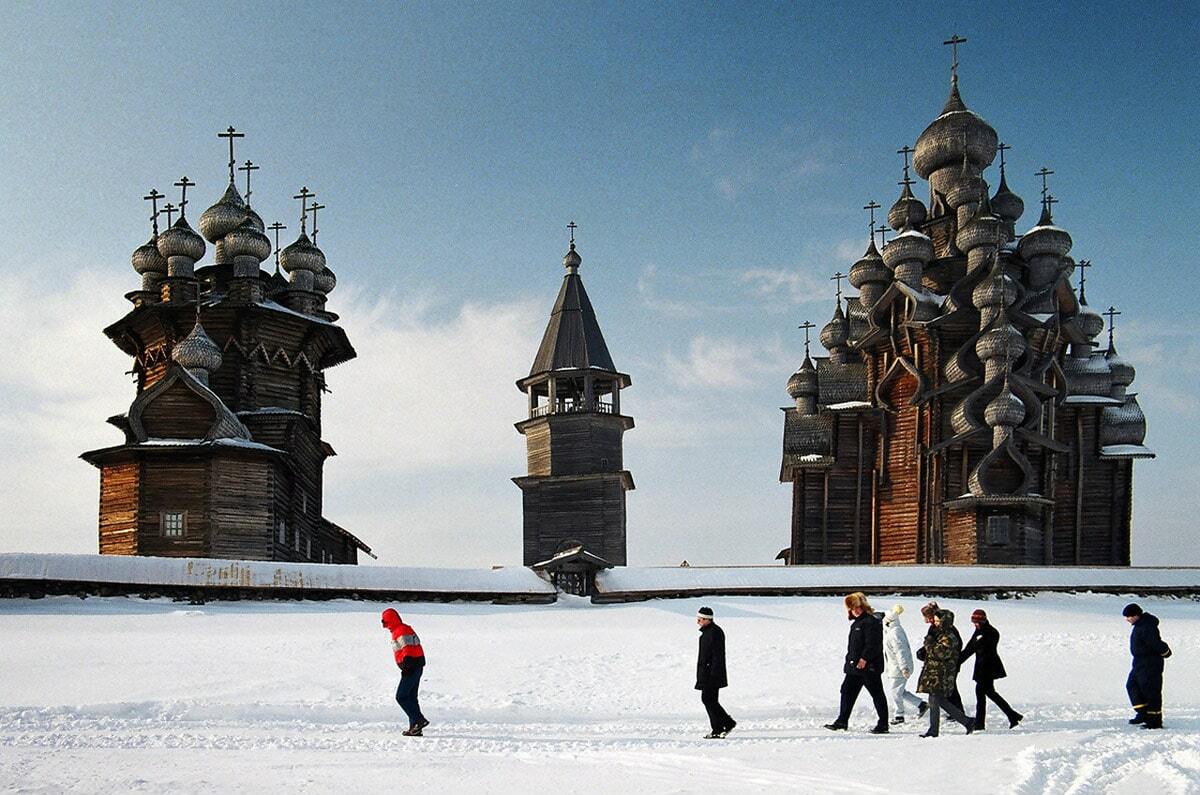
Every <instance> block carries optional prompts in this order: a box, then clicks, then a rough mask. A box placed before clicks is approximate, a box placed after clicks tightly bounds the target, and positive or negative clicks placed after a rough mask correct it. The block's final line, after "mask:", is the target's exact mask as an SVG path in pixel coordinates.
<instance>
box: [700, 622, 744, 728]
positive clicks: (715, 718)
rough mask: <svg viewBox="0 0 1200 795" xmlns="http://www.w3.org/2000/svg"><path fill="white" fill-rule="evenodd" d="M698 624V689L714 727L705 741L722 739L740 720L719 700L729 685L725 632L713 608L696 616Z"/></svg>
mask: <svg viewBox="0 0 1200 795" xmlns="http://www.w3.org/2000/svg"><path fill="white" fill-rule="evenodd" d="M696 624H697V626H699V627H700V652H699V654H698V655H697V657H696V689H697V690H699V691H700V701H701V703H703V704H704V709H706V710H707V711H708V723H709V725H710V726H711V727H712V731H711V732H709V733H708V734H706V735H704V739H706V740H720V739H722V738H723V737H725V735H727V734H729V732H731V731H733V727H734V726H737V721H735V720H734V719H733V718H731V717H729V713H728V712H726V711H725V708H724V707H722V706H721V702H720V700H719V696H720V691H721V688H722V687H727V686H728V685H729V678H728V676H727V674H726V673H725V632H724V631H723V630H722V629H721V628H720V627H718V626H717V625H716V624H715V623H713V611H712V608H711V607H702V608H700V610H699V611H698V612H697V613H696Z"/></svg>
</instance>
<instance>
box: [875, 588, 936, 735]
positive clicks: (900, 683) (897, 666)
mask: <svg viewBox="0 0 1200 795" xmlns="http://www.w3.org/2000/svg"><path fill="white" fill-rule="evenodd" d="M903 612H904V605H896V606H895V607H893V608H892V609H891V610H889V611H888V612H887V613H886V614H885V615H884V617H883V689H884V690H886V691H887V693H888V695H889V696H891V699H892V704H894V705H895V709H894V711H893V714H894V715H895V717H893V718H892V723H893V724H897V723H904V702H906V701H907V702H909V703H910V704H912V705H913V706H915V707H916V708H917V717H918V718H919V717H921V716H922V715H924V714H925V711H926V710H927V709H929V704H927V703H926V702H924V701H922V700H921V699H920V698H918V697H917V696H915V695H913V694H912V693H910V692H908V690H907V689H906V688H905V684H906V683H907V682H908V677H910V676H912V672H913V656H912V649H911V648H909V645H908V635H906V634H904V627H902V626H900V614H901V613H903Z"/></svg>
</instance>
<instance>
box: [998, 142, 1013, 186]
mask: <svg viewBox="0 0 1200 795" xmlns="http://www.w3.org/2000/svg"><path fill="white" fill-rule="evenodd" d="M1009 149H1012V147H1011V146H1009V145H1008V144H1006V143H1004V142H1003V141H1001V142H1000V143H999V144H998V145H997V146H996V151H998V152H999V153H1000V176H1002V177H1003V176H1004V153H1005V152H1007V151H1008V150H1009Z"/></svg>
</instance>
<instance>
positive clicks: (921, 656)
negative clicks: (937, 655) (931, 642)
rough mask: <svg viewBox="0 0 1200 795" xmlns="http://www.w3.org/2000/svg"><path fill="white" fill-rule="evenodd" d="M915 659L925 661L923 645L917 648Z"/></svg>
mask: <svg viewBox="0 0 1200 795" xmlns="http://www.w3.org/2000/svg"><path fill="white" fill-rule="evenodd" d="M917 659H918V660H920V661H921V662H925V647H924V646H922V647H921V648H919V649H917Z"/></svg>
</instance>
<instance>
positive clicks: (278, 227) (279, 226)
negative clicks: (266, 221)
mask: <svg viewBox="0 0 1200 795" xmlns="http://www.w3.org/2000/svg"><path fill="white" fill-rule="evenodd" d="M267 228H268V229H270V230H271V231H273V232H274V233H275V272H276V273H279V233H280V232H281V231H283V230H284V229H287V227H286V226H284V225H283V224H281V223H279V222H278V221H276V222H275V223H273V224H271V225H270V226H268V227H267Z"/></svg>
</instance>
